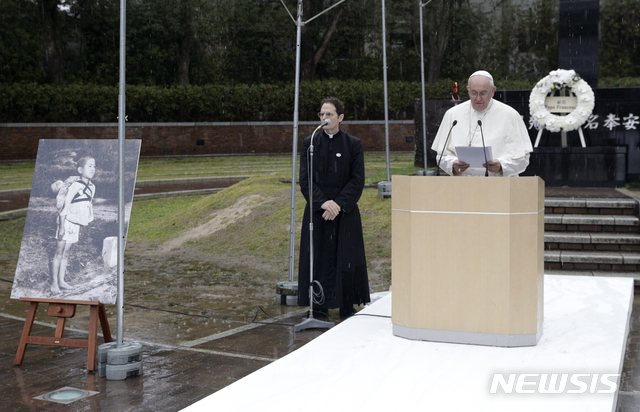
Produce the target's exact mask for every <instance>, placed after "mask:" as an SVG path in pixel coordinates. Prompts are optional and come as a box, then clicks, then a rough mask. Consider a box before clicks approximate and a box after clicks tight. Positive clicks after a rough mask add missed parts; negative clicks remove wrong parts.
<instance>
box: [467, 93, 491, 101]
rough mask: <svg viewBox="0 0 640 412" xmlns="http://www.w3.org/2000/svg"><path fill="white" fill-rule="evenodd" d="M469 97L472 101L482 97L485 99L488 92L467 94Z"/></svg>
mask: <svg viewBox="0 0 640 412" xmlns="http://www.w3.org/2000/svg"><path fill="white" fill-rule="evenodd" d="M469 96H471V97H473V98H474V99H475V98H476V97H478V96H480V97H482V98H483V99H486V98H487V96H489V92H487V91H484V92H480V93H478V92H469Z"/></svg>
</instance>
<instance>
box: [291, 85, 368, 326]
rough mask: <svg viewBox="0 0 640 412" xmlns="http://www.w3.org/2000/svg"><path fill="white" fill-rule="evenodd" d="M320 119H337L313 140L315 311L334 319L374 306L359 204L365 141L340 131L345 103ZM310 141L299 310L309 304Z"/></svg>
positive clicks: (335, 103)
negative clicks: (332, 313)
mask: <svg viewBox="0 0 640 412" xmlns="http://www.w3.org/2000/svg"><path fill="white" fill-rule="evenodd" d="M318 116H319V117H320V120H322V121H324V120H326V119H329V120H331V123H330V124H329V125H327V126H324V127H323V130H322V132H319V133H316V134H315V136H314V138H313V146H314V151H313V249H314V258H313V263H314V271H313V280H314V286H313V292H314V295H316V297H314V302H313V310H314V316H315V315H321V316H328V309H333V308H340V316H341V317H348V316H351V315H353V314H354V313H355V309H354V306H353V305H354V304H357V305H360V304H363V303H367V302H369V301H370V297H369V279H368V275H367V262H366V258H365V253H364V240H363V238H362V221H361V219H360V210H359V209H358V200H359V199H360V196H361V195H362V190H363V188H364V152H363V148H362V142H361V141H360V140H359V139H358V138H356V137H354V136H351V135H349V134H347V133H345V132H343V131H341V130H340V122H341V121H342V120H343V119H344V104H343V103H342V102H341V101H340V100H338V99H337V98H335V97H328V98H326V99H324V100H323V101H322V103H321V109H320V113H318ZM310 144H311V136H309V137H307V138H305V139H304V141H303V143H302V150H301V155H300V189H301V191H302V194H303V195H304V197H305V199H306V200H307V205H306V207H305V209H304V218H303V220H302V238H301V242H300V265H299V272H298V305H300V306H308V305H309V261H310V259H309V249H310V245H309V164H308V162H309V159H310V158H311V156H310V155H309V146H310Z"/></svg>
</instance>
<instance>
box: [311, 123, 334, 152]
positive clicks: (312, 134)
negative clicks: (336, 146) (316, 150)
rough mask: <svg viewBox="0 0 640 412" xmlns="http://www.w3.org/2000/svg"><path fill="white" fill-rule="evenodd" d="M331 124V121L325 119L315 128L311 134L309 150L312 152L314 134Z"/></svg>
mask: <svg viewBox="0 0 640 412" xmlns="http://www.w3.org/2000/svg"><path fill="white" fill-rule="evenodd" d="M330 124H331V119H325V120H324V122H322V123H320V126H318V127H316V130H314V131H313V133H311V142H310V145H309V149H310V150H311V152H313V137H314V136H315V135H316V132H317V131H318V130H320V128H321V127H324V126H329V125H330Z"/></svg>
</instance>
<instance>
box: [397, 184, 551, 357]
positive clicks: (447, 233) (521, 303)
mask: <svg viewBox="0 0 640 412" xmlns="http://www.w3.org/2000/svg"><path fill="white" fill-rule="evenodd" d="M392 187H393V196H392V257H391V261H392V287H393V303H392V322H393V334H394V335H396V336H401V337H405V338H409V339H417V340H429V341H437V342H453V343H468V344H478V345H491V346H533V345H536V344H537V342H538V340H539V339H540V336H541V335H542V321H543V276H544V181H543V180H542V179H540V178H539V177H490V178H487V177H448V176H447V177H435V176H433V177H423V176H393V180H392Z"/></svg>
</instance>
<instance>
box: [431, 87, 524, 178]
mask: <svg viewBox="0 0 640 412" xmlns="http://www.w3.org/2000/svg"><path fill="white" fill-rule="evenodd" d="M454 120H457V121H458V123H457V124H456V125H455V126H454V127H453V129H452V130H451V136H450V137H449V141H448V142H447V147H446V148H444V155H443V146H444V143H445V140H446V138H447V134H448V133H449V129H451V125H452V124H453V121H454ZM478 120H480V121H482V133H484V142H485V145H486V146H491V152H492V154H493V160H499V161H500V164H501V165H502V172H501V173H491V172H489V175H490V176H505V177H508V176H518V175H519V174H520V173H522V172H524V170H525V169H526V168H527V166H528V165H529V154H530V153H531V152H532V151H533V147H532V145H531V139H530V138H529V133H528V132H527V127H526V126H525V124H524V121H523V120H522V117H521V116H520V114H519V113H518V112H517V111H516V110H515V109H513V108H512V107H510V106H508V105H506V104H504V103H502V102H500V101H497V100H495V99H491V101H490V102H489V106H488V107H487V108H486V109H485V110H483V111H481V112H478V111H476V110H475V109H474V108H473V106H472V105H471V101H470V100H467V101H466V102H464V103H460V104H458V105H457V106H455V107H452V108H451V109H449V110H447V112H446V113H445V114H444V117H443V118H442V123H441V124H440V128H439V129H438V134H437V135H436V138H435V139H434V141H433V145H432V146H431V149H433V150H434V151H436V152H437V153H438V155H437V157H436V161H440V156H441V155H442V161H441V162H440V168H441V169H442V170H444V171H445V173H447V174H449V175H452V176H453V175H454V171H453V170H452V167H453V162H454V161H456V160H458V156H457V154H456V149H455V148H456V146H480V147H482V134H481V130H480V126H479V125H478ZM455 174H456V175H463V176H484V175H485V168H483V167H480V168H477V167H476V168H473V167H470V168H468V169H467V170H466V171H464V172H462V173H458V172H457V171H455Z"/></svg>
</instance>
